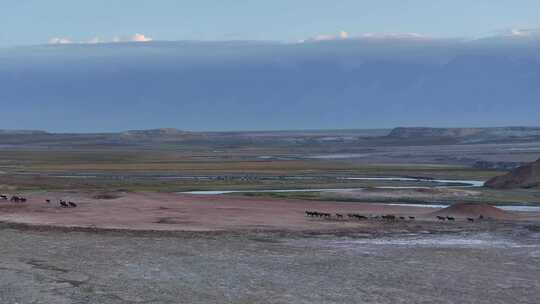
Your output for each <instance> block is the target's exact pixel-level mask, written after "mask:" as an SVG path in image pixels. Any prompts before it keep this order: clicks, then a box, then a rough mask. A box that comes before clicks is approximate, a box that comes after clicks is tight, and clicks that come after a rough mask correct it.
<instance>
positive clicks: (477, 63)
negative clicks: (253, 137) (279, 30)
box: [0, 39, 540, 131]
mask: <svg viewBox="0 0 540 304" xmlns="http://www.w3.org/2000/svg"><path fill="white" fill-rule="evenodd" d="M511 46H512V47H509V46H508V45H507V44H500V43H494V42H490V43H487V42H475V43H463V42H456V41H414V40H413V41H408V40H399V39H395V40H358V41H334V42H318V43H315V42H310V43H301V44H281V43H255V42H214V43H202V42H155V43H148V44H100V45H64V46H39V47H27V48H18V49H4V50H0V83H1V84H2V90H0V101H1V102H2V111H3V113H4V115H5V116H6V117H17V119H7V120H6V121H5V122H3V124H4V127H7V128H20V127H21V126H22V125H24V126H25V127H26V128H35V129H53V130H59V131H60V130H70V131H90V130H92V131H104V130H125V129H144V128H157V127H161V126H174V127H178V128H181V129H191V130H193V129H199V130H201V129H202V130H212V129H216V130H222V129H228V130H235V129H294V128H298V129H305V128H318V129H326V128H366V127H391V126H396V125H405V126H407V125H409V126H412V125H431V126H433V125H435V126H456V125H467V126H486V125H533V124H537V122H538V119H537V118H538V117H540V107H538V100H540V86H538V83H540V61H539V58H538V57H539V56H538V53H537V52H534V50H538V49H539V46H540V43H536V42H534V41H533V42H530V43H528V44H525V45H522V44H519V45H513V44H511ZM21 119H22V122H21Z"/></svg>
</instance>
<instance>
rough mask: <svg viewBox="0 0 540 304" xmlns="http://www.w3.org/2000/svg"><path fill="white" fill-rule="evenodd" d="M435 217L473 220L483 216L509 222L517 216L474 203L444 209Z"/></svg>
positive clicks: (436, 213) (458, 204)
mask: <svg viewBox="0 0 540 304" xmlns="http://www.w3.org/2000/svg"><path fill="white" fill-rule="evenodd" d="M433 215H440V216H447V215H449V216H454V217H458V218H459V217H460V218H465V217H472V218H478V217H479V216H483V217H484V218H490V219H498V220H509V219H515V218H516V215H515V214H513V213H511V212H507V211H504V210H501V209H499V208H497V207H494V206H491V205H488V204H474V203H457V204H453V205H452V206H449V207H447V208H444V209H442V210H439V211H437V212H434V213H433Z"/></svg>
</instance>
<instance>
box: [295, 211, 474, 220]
mask: <svg viewBox="0 0 540 304" xmlns="http://www.w3.org/2000/svg"><path fill="white" fill-rule="evenodd" d="M305 214H306V216H307V217H311V218H321V219H338V220H343V219H345V216H347V218H348V219H349V220H382V221H390V222H393V221H398V220H402V221H404V220H410V221H412V220H415V219H416V217H414V216H407V217H406V216H397V215H393V214H386V215H362V214H358V213H348V214H346V215H344V214H341V213H335V214H332V213H327V212H319V211H306V212H305ZM436 218H437V219H438V220H439V221H450V222H453V221H455V220H456V218H455V217H453V216H439V215H437V217H436ZM483 219H484V216H483V215H480V216H479V217H478V218H473V217H468V218H467V221H469V222H474V221H476V220H483Z"/></svg>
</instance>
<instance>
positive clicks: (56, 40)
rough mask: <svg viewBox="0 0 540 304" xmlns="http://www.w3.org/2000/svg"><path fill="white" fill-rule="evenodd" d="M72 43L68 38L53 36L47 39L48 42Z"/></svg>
mask: <svg viewBox="0 0 540 304" xmlns="http://www.w3.org/2000/svg"><path fill="white" fill-rule="evenodd" d="M70 43H73V41H71V39H69V38H63V37H54V38H51V39H49V44H70Z"/></svg>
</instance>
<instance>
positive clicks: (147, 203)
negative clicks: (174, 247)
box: [0, 193, 433, 231]
mask: <svg viewBox="0 0 540 304" xmlns="http://www.w3.org/2000/svg"><path fill="white" fill-rule="evenodd" d="M27 197H28V199H29V201H28V203H26V204H20V205H15V204H13V203H8V202H0V221H4V222H15V223H24V224H30V225H45V226H60V227H87V228H107V229H134V230H176V231H217V230H244V229H246V230H252V229H263V230H295V231H300V230H335V229H343V228H345V229H346V228H355V227H361V226H368V225H370V223H369V221H363V222H361V221H348V220H336V219H332V220H322V219H311V218H307V217H306V216H305V215H304V212H305V211H306V210H313V211H319V212H327V213H332V214H335V213H342V214H346V213H360V214H365V215H369V214H373V215H384V214H396V215H404V216H408V215H415V216H417V217H418V218H421V217H423V216H428V215H429V213H430V212H431V211H432V210H433V209H431V208H421V207H404V206H387V205H381V204H373V203H347V202H321V201H302V200H284V199H271V198H251V197H235V196H227V195H219V196H197V195H185V194H166V193H127V194H123V195H122V196H121V197H120V198H116V199H107V200H105V199H94V198H92V197H91V196H90V195H82V194H76V193H36V194H32V195H28V196H27ZM46 199H51V200H52V203H50V204H47V203H46V202H45V200H46ZM59 199H64V200H71V201H74V202H76V203H77V204H78V207H77V208H60V207H59V204H58V200H59Z"/></svg>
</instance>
